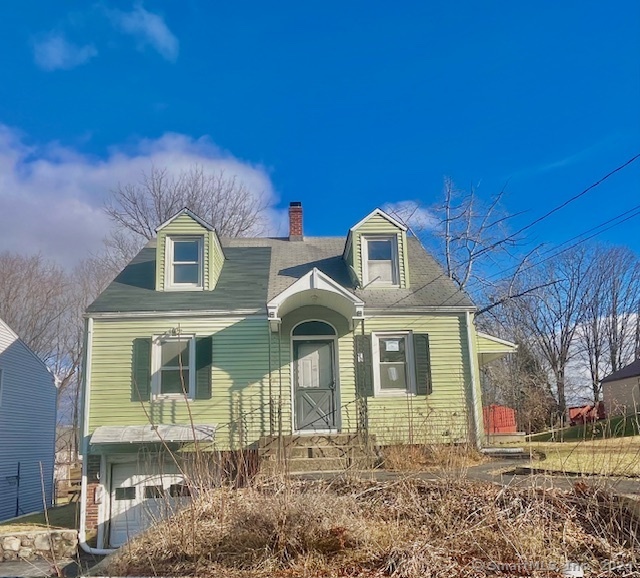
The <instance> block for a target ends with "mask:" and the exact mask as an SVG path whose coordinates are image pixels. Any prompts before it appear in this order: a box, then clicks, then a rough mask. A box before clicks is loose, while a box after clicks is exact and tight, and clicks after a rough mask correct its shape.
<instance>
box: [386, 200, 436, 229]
mask: <svg viewBox="0 0 640 578" xmlns="http://www.w3.org/2000/svg"><path fill="white" fill-rule="evenodd" d="M382 210H383V211H385V212H386V213H389V215H391V216H392V217H394V218H395V219H398V221H400V222H402V223H404V224H405V225H407V227H409V228H410V229H411V230H412V231H413V232H414V233H416V234H420V233H421V232H423V231H428V230H432V229H435V228H436V227H437V226H438V218H437V217H436V216H435V215H434V214H433V213H432V212H431V211H429V210H428V209H425V208H424V207H423V206H421V205H420V204H419V203H418V202H416V201H398V202H397V203H387V204H386V205H384V206H383V207H382Z"/></svg>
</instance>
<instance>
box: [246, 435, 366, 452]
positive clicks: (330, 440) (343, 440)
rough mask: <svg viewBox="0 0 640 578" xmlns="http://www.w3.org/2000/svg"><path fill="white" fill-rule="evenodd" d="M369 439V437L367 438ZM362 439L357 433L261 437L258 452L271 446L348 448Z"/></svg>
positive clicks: (359, 442)
mask: <svg viewBox="0 0 640 578" xmlns="http://www.w3.org/2000/svg"><path fill="white" fill-rule="evenodd" d="M369 438H370V439H371V436H369ZM362 441H363V438H362V436H361V435H360V434H357V433H327V434H319V433H314V434H293V435H283V436H263V437H262V438H260V440H259V442H258V450H265V449H269V448H270V447H273V446H282V447H311V446H313V447H321V446H329V447H335V446H349V445H353V444H354V443H355V444H361V443H362Z"/></svg>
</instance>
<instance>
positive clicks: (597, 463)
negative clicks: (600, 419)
mask: <svg viewBox="0 0 640 578" xmlns="http://www.w3.org/2000/svg"><path fill="white" fill-rule="evenodd" d="M526 448H527V449H528V450H530V451H531V453H532V455H534V456H537V455H544V456H546V457H545V459H544V460H542V461H539V460H538V459H532V461H531V465H532V467H534V468H543V469H545V470H549V471H555V472H562V473H572V474H573V473H576V474H582V475H598V476H634V477H635V476H640V436H634V437H622V438H609V439H596V440H581V441H565V442H530V443H528V444H527V445H526Z"/></svg>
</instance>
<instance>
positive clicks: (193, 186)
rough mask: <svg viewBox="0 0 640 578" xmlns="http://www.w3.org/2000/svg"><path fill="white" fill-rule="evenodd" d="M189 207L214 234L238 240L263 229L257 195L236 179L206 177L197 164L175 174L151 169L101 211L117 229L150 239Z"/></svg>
mask: <svg viewBox="0 0 640 578" xmlns="http://www.w3.org/2000/svg"><path fill="white" fill-rule="evenodd" d="M184 207H188V208H189V209H191V210H192V211H193V212H194V213H196V214H197V215H198V216H200V217H202V218H203V219H206V220H208V221H209V222H210V223H211V224H212V225H213V226H214V227H215V228H216V230H217V232H218V234H219V235H222V236H226V237H242V236H246V235H249V234H256V235H257V234H259V233H261V232H262V231H263V230H264V226H265V220H264V210H265V209H266V207H267V205H266V202H265V199H264V197H263V196H262V195H255V194H254V193H252V192H251V191H250V190H249V189H248V188H247V186H246V185H245V184H244V183H242V182H241V181H240V180H239V179H238V178H237V177H235V176H228V175H226V174H225V173H224V172H222V171H221V172H207V171H205V170H204V168H203V167H202V166H200V165H194V166H192V167H191V168H189V169H188V170H186V171H181V172H179V173H178V174H177V175H174V174H173V173H171V172H170V171H169V169H167V168H157V167H151V170H150V171H149V172H148V173H147V172H144V173H142V176H141V178H140V180H139V181H138V182H137V183H128V184H119V185H118V186H117V187H116V188H115V189H114V190H113V191H111V197H110V199H109V200H108V201H107V203H106V205H105V210H106V212H107V214H108V215H109V217H111V219H112V220H113V222H114V223H115V224H116V226H117V227H118V229H119V230H122V231H128V232H130V233H133V235H134V236H135V237H137V238H140V239H151V238H152V237H153V236H154V234H155V229H156V228H157V227H158V225H160V224H162V223H163V222H164V221H166V220H167V219H169V218H170V217H171V216H172V215H174V214H175V213H177V212H178V211H179V210H180V209H182V208H184Z"/></svg>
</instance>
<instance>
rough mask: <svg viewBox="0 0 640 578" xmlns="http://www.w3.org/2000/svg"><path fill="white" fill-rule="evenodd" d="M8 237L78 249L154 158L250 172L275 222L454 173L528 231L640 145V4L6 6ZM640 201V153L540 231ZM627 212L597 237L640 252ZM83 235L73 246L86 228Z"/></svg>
mask: <svg viewBox="0 0 640 578" xmlns="http://www.w3.org/2000/svg"><path fill="white" fill-rule="evenodd" d="M0 47H1V53H2V55H3V56H2V58H1V59H0V66H1V72H2V78H3V82H2V83H0V171H1V173H0V231H1V233H0V239H1V240H2V243H1V244H0V249H3V248H8V249H12V250H27V251H33V250H41V251H43V252H45V253H49V254H53V255H55V256H56V257H57V258H58V259H59V260H60V261H61V262H65V263H69V262H72V261H74V260H75V259H78V258H80V257H82V256H83V255H84V254H85V253H86V252H87V251H89V250H95V249H97V248H98V247H99V242H100V238H101V237H102V235H104V233H105V232H106V230H107V228H108V223H107V222H106V219H105V218H104V216H103V215H102V214H101V209H100V207H101V205H102V202H103V200H104V198H105V196H106V194H107V193H108V191H109V189H110V188H113V187H114V186H115V185H116V184H117V183H118V182H126V181H128V180H135V179H136V178H138V176H139V174H140V171H142V170H145V169H148V168H149V167H150V166H151V163H155V164H156V165H163V164H167V165H171V166H173V167H177V168H180V167H186V166H188V165H189V164H190V163H193V162H199V163H201V164H204V165H205V167H207V168H211V169H214V170H216V169H224V170H225V171H226V172H227V173H233V174H237V175H238V177H239V178H242V179H243V180H245V182H246V183H247V184H248V186H249V187H250V188H251V190H253V191H256V192H261V193H262V194H263V195H265V197H266V198H267V199H269V201H270V204H271V207H272V209H271V211H270V212H269V218H270V221H271V223H272V229H271V230H272V232H280V233H284V232H285V231H284V230H283V221H284V218H283V215H284V213H285V209H286V206H287V205H288V202H289V201H292V200H296V201H302V203H303V206H304V211H305V233H307V234H310V235H342V234H345V233H346V231H347V229H348V228H349V226H351V225H353V224H354V223H355V222H357V221H358V220H360V218H361V217H363V216H364V215H365V214H366V213H368V212H369V211H370V210H372V209H373V208H375V207H376V206H381V205H384V204H385V203H397V202H401V201H417V202H420V203H422V204H424V205H426V206H429V205H432V204H434V203H436V202H437V201H438V200H439V199H440V196H441V190H442V182H443V177H445V176H449V177H451V178H452V179H453V180H454V181H455V182H456V184H457V185H458V186H460V187H463V188H464V187H469V186H472V185H473V186H477V187H478V193H479V194H480V196H484V197H486V198H488V197H489V196H490V195H492V194H494V193H496V192H497V191H498V190H500V189H502V188H506V197H505V200H504V205H505V206H506V209H507V210H509V211H510V212H512V213H516V212H523V214H522V215H521V216H519V217H518V218H517V219H515V220H514V222H513V223H512V226H513V228H514V229H517V228H519V227H521V226H524V225H526V224H527V223H528V222H530V221H532V220H533V219H535V218H536V217H538V216H540V215H541V214H543V213H545V212H546V211H548V210H549V209H551V208H553V207H554V206H555V205H557V204H559V203H560V202H562V201H563V200H564V199H566V198H569V197H571V196H572V195H575V194H576V193H579V192H580V191H581V190H583V189H584V188H586V187H587V186H589V185H591V184H592V183H593V182H595V181H597V180H598V179H599V178H600V177H602V176H603V175H605V174H606V173H608V172H609V171H610V170H612V169H614V168H615V167H617V166H618V165H620V164H622V163H623V162H625V161H626V160H628V159H629V158H630V157H632V156H633V155H635V154H637V153H638V152H640V112H639V111H640V106H639V103H640V3H639V2H637V1H635V0H628V1H622V0H620V1H614V2H608V3H603V2H596V1H575V2H572V1H562V2H555V1H554V2H552V1H550V0H549V1H542V2H513V1H506V0H505V1H485V2H474V1H471V0H469V1H465V2H463V1H459V2H403V3H391V2H375V1H367V2H364V1H363V2H358V1H350V2H331V1H323V2H284V1H283V2H210V1H205V0H189V1H183V2H160V1H150V0H148V1H146V2H124V1H121V2H106V1H103V2H97V3H91V2H86V1H79V0H78V1H72V0H68V1H66V2H46V3H45V2H40V1H36V0H24V1H22V2H19V3H18V2H12V3H11V4H10V3H7V4H6V5H5V6H3V17H2V18H1V19H0ZM639 204H640V161H637V162H635V163H633V164H632V165H630V166H629V167H627V168H626V169H624V170H622V171H620V172H619V173H618V174H616V175H615V176H614V177H612V178H611V179H609V180H608V181H607V182H606V183H604V184H603V185H601V186H600V187H598V188H596V189H594V190H593V191H591V192H590V193H588V194H586V195H584V197H582V198H581V199H580V200H579V201H576V202H575V203H572V204H570V205H569V206H568V207H566V208H565V209H564V210H562V211H559V212H558V213H556V214H555V215H554V216H553V217H551V218H549V219H547V220H545V221H544V222H543V223H540V225H537V226H536V227H534V228H532V229H531V230H530V231H529V236H528V239H527V240H528V242H529V243H538V242H547V243H555V244H559V243H561V242H562V241H564V240H566V239H568V238H570V237H573V236H574V235H577V234H578V233H580V232H582V231H584V230H587V229H589V228H591V227H594V226H596V225H598V224H599V223H601V222H604V221H606V220H607V219H610V218H612V217H614V216H615V215H618V214H620V213H622V212H624V211H626V210H628V209H631V208H632V207H634V206H636V205H639ZM639 224H640V217H636V218H634V219H631V220H629V221H627V222H625V223H623V224H621V225H619V226H616V227H614V228H613V229H611V230H610V231H608V232H606V233H605V234H603V235H602V236H601V237H599V238H601V239H602V240H603V241H607V242H611V243H622V244H628V245H629V246H631V247H632V248H633V249H634V250H635V251H637V252H640V235H638V225H639ZM78 238H81V241H80V242H79V241H78Z"/></svg>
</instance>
